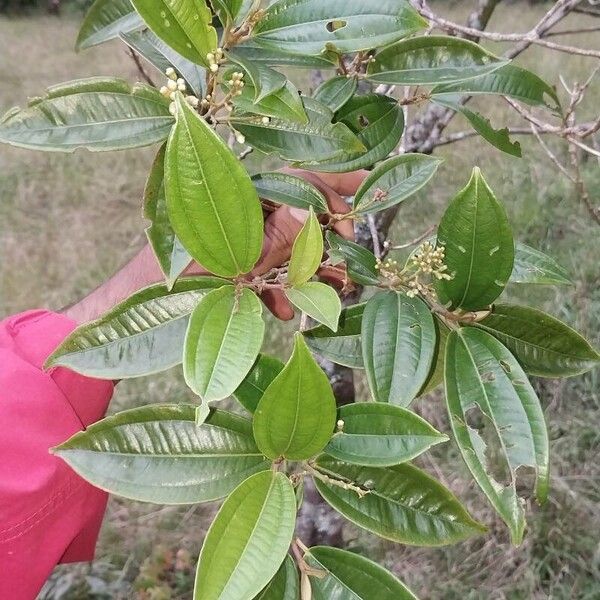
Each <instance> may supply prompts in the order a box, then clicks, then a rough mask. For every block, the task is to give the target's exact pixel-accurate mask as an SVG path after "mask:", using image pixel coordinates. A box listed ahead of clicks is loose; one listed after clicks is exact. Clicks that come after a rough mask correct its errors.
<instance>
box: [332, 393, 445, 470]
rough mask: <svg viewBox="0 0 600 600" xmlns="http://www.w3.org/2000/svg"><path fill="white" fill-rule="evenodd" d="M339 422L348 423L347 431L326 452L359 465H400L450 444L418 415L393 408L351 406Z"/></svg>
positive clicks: (341, 412) (364, 404) (342, 410)
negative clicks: (438, 446) (434, 448)
mask: <svg viewBox="0 0 600 600" xmlns="http://www.w3.org/2000/svg"><path fill="white" fill-rule="evenodd" d="M338 419H340V420H342V421H343V422H344V425H343V428H342V430H341V431H338V433H336V434H335V435H334V436H333V437H332V438H331V440H330V441H329V444H327V446H326V448H325V452H326V453H327V454H329V455H330V456H333V457H334V458H337V459H338V460H343V461H344V462H347V463H352V464H355V465H364V466H366V467H388V466H392V465H397V464H400V463H403V462H406V461H409V460H412V459H413V458H415V456H418V455H419V454H422V453H423V452H425V451H426V450H428V449H429V448H431V446H434V445H435V444H440V443H441V442H447V441H448V437H447V436H446V435H443V434H441V433H440V432H439V431H436V430H435V429H434V428H433V427H432V426H431V425H430V424H429V423H428V422H427V421H425V420H424V419H422V418H421V417H419V416H418V415H416V414H415V413H412V412H410V411H409V410H406V409H405V408H400V407H399V406H393V405H392V404H383V403H381V402H360V403H358V404H349V405H347V406H342V407H341V408H340V409H339V410H338ZM338 422H339V421H338Z"/></svg>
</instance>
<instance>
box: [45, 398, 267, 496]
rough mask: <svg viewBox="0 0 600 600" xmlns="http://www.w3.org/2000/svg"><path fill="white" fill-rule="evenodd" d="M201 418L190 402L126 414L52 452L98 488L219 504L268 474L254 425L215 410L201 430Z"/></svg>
mask: <svg viewBox="0 0 600 600" xmlns="http://www.w3.org/2000/svg"><path fill="white" fill-rule="evenodd" d="M195 412H196V407H195V406H193V405H188V404H154V405H150V406H143V407H141V408H134V409H131V410H127V411H124V412H120V413H117V414H116V415H114V416H111V417H107V418H105V419H102V420H101V421H98V422H97V423H94V424H92V425H90V426H89V427H88V428H87V429H86V430H85V431H81V432H79V433H77V434H75V435H74V436H73V437H72V438H70V439H69V440H67V441H66V442H64V443H62V444H61V445H60V446H57V447H56V448H53V449H52V453H53V454H55V455H57V456H59V457H60V458H62V459H63V460H64V461H65V462H67V463H68V464H69V466H71V467H72V468H73V469H74V470H75V471H76V472H77V473H78V474H79V475H81V476H82V477H83V478H84V479H86V480H87V481H89V482H90V483H92V484H93V485H95V486H96V487H99V488H101V489H103V490H106V491H108V492H110V493H112V494H117V495H119V496H123V497H125V498H130V499H132V500H138V501H141V502H154V503H157V504H195V503H197V502H209V501H212V500H217V499H219V498H223V497H225V496H227V495H228V494H229V493H230V492H232V491H233V490H234V489H235V488H236V486H238V485H239V484H240V483H241V482H242V481H244V479H246V478H247V477H249V476H250V475H252V474H254V473H256V472H258V471H261V470H264V469H267V468H268V466H269V463H268V462H267V461H266V460H265V457H264V456H263V455H262V454H261V453H260V451H259V450H258V448H257V447H256V444H255V442H254V438H253V437H252V424H251V423H250V421H248V420H247V419H243V418H242V417H239V416H237V415H233V414H231V413H227V412H223V411H218V410H213V411H211V413H210V414H209V416H208V417H207V419H206V421H205V422H204V423H202V425H199V426H198V425H196V419H195Z"/></svg>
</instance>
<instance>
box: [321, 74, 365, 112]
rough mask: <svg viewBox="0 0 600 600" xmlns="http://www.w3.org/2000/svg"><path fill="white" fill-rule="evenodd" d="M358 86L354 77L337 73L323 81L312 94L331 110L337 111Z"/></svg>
mask: <svg viewBox="0 0 600 600" xmlns="http://www.w3.org/2000/svg"><path fill="white" fill-rule="evenodd" d="M357 88H358V80H357V79H356V77H346V76H344V75H339V76H337V77H332V78H331V79H327V80H326V81H324V82H323V83H322V84H321V85H320V86H319V87H318V88H317V89H316V90H315V93H314V94H313V97H314V98H315V100H318V101H319V102H322V103H323V104H325V106H328V107H329V108H330V109H331V110H332V111H333V112H336V111H338V110H339V109H340V108H342V106H344V104H346V102H348V100H350V98H352V96H354V92H356V89H357Z"/></svg>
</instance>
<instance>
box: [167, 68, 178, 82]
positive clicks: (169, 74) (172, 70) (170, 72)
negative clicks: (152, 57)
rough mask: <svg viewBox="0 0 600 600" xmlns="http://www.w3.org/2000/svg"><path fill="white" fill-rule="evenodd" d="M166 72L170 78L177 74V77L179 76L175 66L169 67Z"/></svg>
mask: <svg viewBox="0 0 600 600" xmlns="http://www.w3.org/2000/svg"><path fill="white" fill-rule="evenodd" d="M165 74H166V76H167V77H169V78H170V79H173V76H175V79H176V78H177V73H175V69H174V68H173V67H167V69H166V70H165Z"/></svg>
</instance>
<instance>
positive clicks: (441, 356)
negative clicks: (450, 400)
mask: <svg viewBox="0 0 600 600" xmlns="http://www.w3.org/2000/svg"><path fill="white" fill-rule="evenodd" d="M433 322H434V323H435V327H436V345H435V353H434V355H433V363H432V365H431V369H430V370H429V375H428V377H427V381H426V382H425V384H424V385H423V387H422V388H421V391H420V392H419V396H424V395H425V394H429V393H430V392H432V391H433V390H435V389H436V388H437V387H438V386H439V385H441V384H442V383H444V365H445V356H446V340H447V339H448V336H449V335H450V329H449V328H448V326H447V325H446V324H444V322H443V321H440V319H438V318H435V317H434V319H433Z"/></svg>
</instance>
